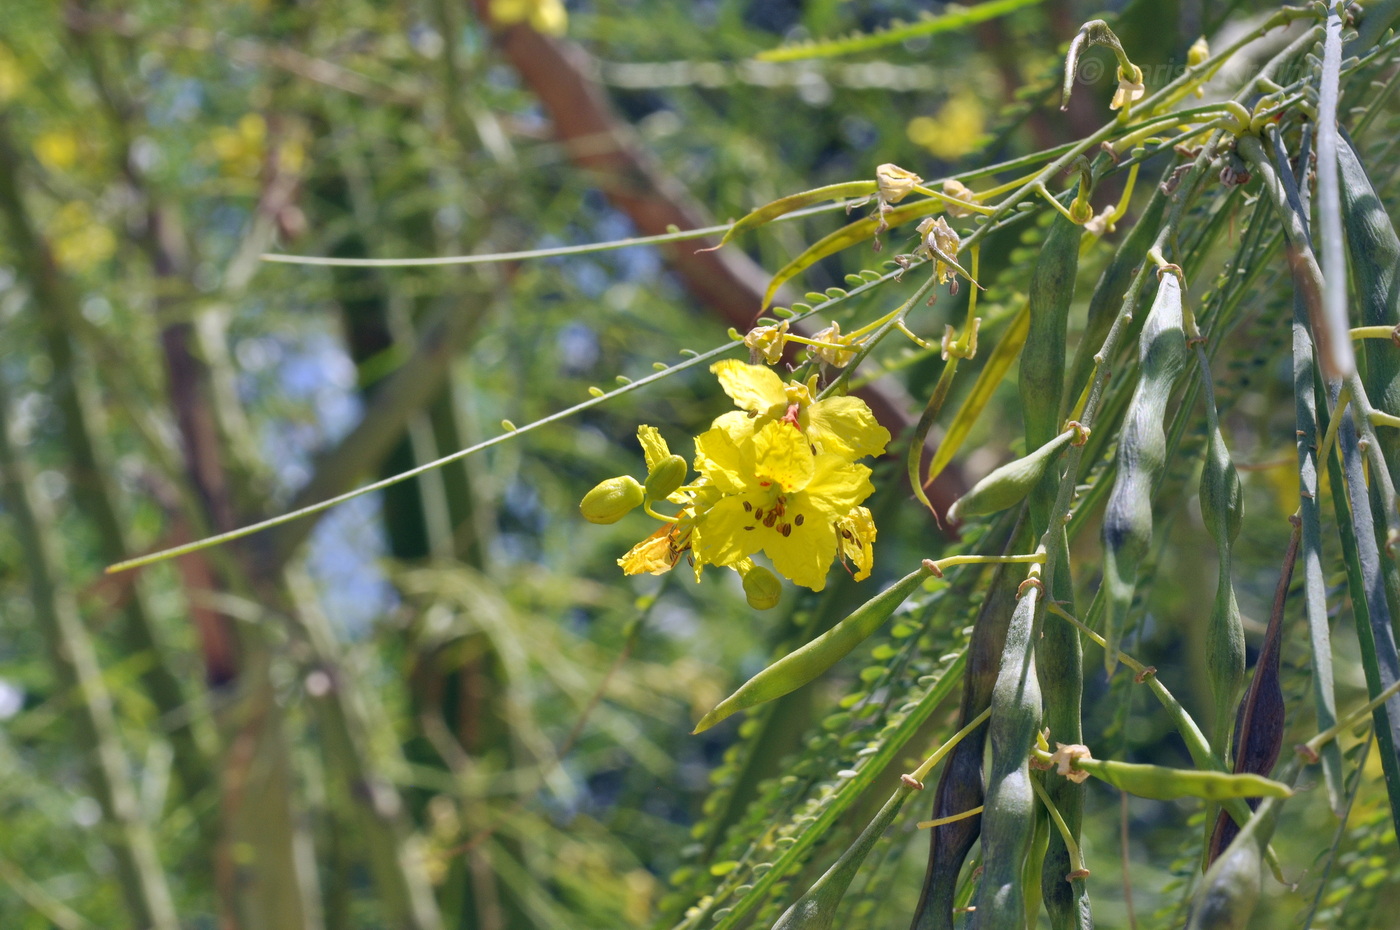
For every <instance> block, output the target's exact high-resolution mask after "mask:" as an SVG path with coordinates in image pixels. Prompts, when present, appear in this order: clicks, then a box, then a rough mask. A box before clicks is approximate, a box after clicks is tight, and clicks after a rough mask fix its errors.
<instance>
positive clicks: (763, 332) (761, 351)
mask: <svg viewBox="0 0 1400 930" xmlns="http://www.w3.org/2000/svg"><path fill="white" fill-rule="evenodd" d="M787 336H788V322H787V320H783V321H782V322H781V323H779V324H778V325H777V326H756V327H754V328H753V329H751V330H749V331H748V332H747V333H746V334H745V335H744V345H746V346H748V347H749V352H750V357H751V358H752V359H753V360H754V362H757V361H758V360H759V359H760V358H761V359H763V360H764V361H765V362H767V363H768V364H770V365H776V364H778V362H780V361H782V360H783V349H785V348H786V347H787Z"/></svg>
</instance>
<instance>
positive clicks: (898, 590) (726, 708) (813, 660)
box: [693, 568, 929, 733]
mask: <svg viewBox="0 0 1400 930" xmlns="http://www.w3.org/2000/svg"><path fill="white" fill-rule="evenodd" d="M928 575H929V571H928V569H926V568H919V569H918V570H916V571H913V572H910V573H909V574H907V575H905V576H904V577H903V578H901V579H899V580H898V581H896V582H895V583H894V584H892V585H890V587H888V588H886V589H885V590H884V591H882V592H880V593H879V594H877V595H875V596H874V597H873V598H871V599H870V600H868V601H866V602H865V603H864V604H862V605H861V606H859V607H857V608H856V609H855V612H854V613H852V614H851V615H850V616H849V617H846V619H844V620H842V621H840V622H839V623H837V624H836V625H835V626H833V627H832V628H831V629H829V630H827V631H826V632H825V633H823V634H822V635H820V636H818V637H817V638H816V639H814V640H812V641H811V642H808V643H806V644H805V645H803V646H799V647H798V648H797V649H795V650H793V651H792V652H790V653H788V654H787V655H785V656H783V657H782V658H781V659H779V660H778V661H776V662H774V663H773V664H772V665H770V666H768V667H767V668H765V669H764V670H763V671H761V672H759V673H758V674H757V675H755V676H753V677H752V678H750V679H749V680H748V681H746V682H744V683H743V684H742V685H740V686H739V690H738V691H735V692H734V693H733V694H731V695H730V696H729V697H727V698H725V699H724V700H723V701H720V702H719V704H717V705H715V708H714V710H712V711H710V712H709V713H708V714H706V715H705V716H704V717H702V718H700V722H699V723H697V724H696V725H695V730H694V731H693V732H695V733H700V732H703V731H705V730H708V729H709V728H710V727H712V726H714V725H715V724H717V723H719V722H720V721H721V720H723V719H724V718H726V717H728V716H729V715H730V714H732V713H734V712H735V711H739V710H743V709H744V708H746V707H753V706H754V705H755V704H762V703H763V702H764V701H771V700H773V699H774V698H777V697H782V696H783V695H784V694H787V693H788V692H789V691H796V690H797V689H798V688H800V687H802V686H803V685H805V684H806V683H807V682H809V681H811V680H812V679H813V678H816V677H817V676H818V675H820V674H821V673H822V672H824V671H826V670H827V669H829V668H831V667H832V666H833V665H835V664H836V663H837V662H839V661H840V660H841V659H842V658H844V657H845V656H846V655H847V654H848V653H849V652H850V651H851V650H852V649H854V648H856V646H859V645H860V644H861V643H862V642H864V641H865V639H866V638H867V637H868V636H870V634H871V633H874V632H875V631H876V630H877V629H879V628H880V626H881V624H883V623H884V622H885V621H886V620H888V619H889V618H890V616H891V615H892V614H893V613H894V611H895V608H896V607H898V606H899V605H900V604H902V603H904V599H905V598H907V597H908V596H909V595H911V594H913V593H914V592H915V590H917V589H918V587H919V585H920V584H922V583H923V580H924V579H925V578H927V577H928Z"/></svg>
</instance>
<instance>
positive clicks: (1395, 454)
mask: <svg viewBox="0 0 1400 930" xmlns="http://www.w3.org/2000/svg"><path fill="white" fill-rule="evenodd" d="M1339 142H1340V144H1339V145H1338V146H1337V164H1338V168H1339V169H1340V181H1341V188H1342V218H1343V220H1344V221H1345V223H1346V232H1347V236H1346V238H1347V247H1348V251H1349V252H1350V258H1351V269H1352V274H1353V276H1354V277H1355V283H1356V296H1357V303H1358V304H1359V307H1358V309H1359V310H1360V312H1361V323H1362V325H1363V326H1394V325H1396V324H1397V323H1400V237H1397V236H1396V233H1395V227H1394V226H1393V225H1391V222H1390V216H1389V215H1388V214H1387V213H1386V211H1385V205H1384V204H1382V203H1381V200H1380V198H1379V197H1377V196H1376V192H1375V190H1374V189H1373V188H1372V187H1371V181H1370V179H1369V178H1367V176H1366V169H1365V168H1364V167H1362V165H1361V162H1360V160H1359V159H1358V158H1357V157H1356V152H1355V151H1353V150H1352V147H1351V146H1350V145H1349V144H1347V141H1346V139H1345V138H1343V139H1340V140H1339ZM1363 351H1364V352H1365V354H1366V377H1365V385H1366V395H1367V396H1368V397H1369V398H1370V400H1371V405H1372V406H1374V407H1375V408H1376V409H1377V410H1388V411H1396V410H1400V352H1397V351H1396V348H1395V346H1394V345H1391V344H1390V343H1389V342H1387V341H1385V340H1382V339H1367V340H1364V342H1363ZM1377 436H1378V438H1379V439H1380V444H1381V449H1382V451H1384V453H1385V458H1386V462H1387V464H1389V466H1390V473H1391V480H1392V481H1400V431H1397V430H1393V429H1387V430H1381V431H1379V433H1378V434H1377Z"/></svg>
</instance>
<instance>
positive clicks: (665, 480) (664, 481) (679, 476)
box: [646, 455, 690, 501]
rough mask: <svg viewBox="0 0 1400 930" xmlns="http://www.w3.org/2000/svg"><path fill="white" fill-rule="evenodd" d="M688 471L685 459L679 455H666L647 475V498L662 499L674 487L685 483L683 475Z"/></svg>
mask: <svg viewBox="0 0 1400 930" xmlns="http://www.w3.org/2000/svg"><path fill="white" fill-rule="evenodd" d="M689 473H690V466H689V465H687V464H686V463H685V459H683V458H681V457H680V456H679V455H668V456H666V458H664V459H662V460H661V461H659V462H657V463H656V467H655V468H653V469H652V470H651V472H650V474H648V475H647V484H646V491H647V499H648V500H654V501H664V500H665V499H666V498H668V497H670V496H671V495H672V494H674V493H675V491H676V488H678V487H680V486H681V485H682V484H684V483H685V476H686V475H688V474H689Z"/></svg>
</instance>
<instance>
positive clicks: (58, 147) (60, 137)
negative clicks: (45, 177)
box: [34, 129, 78, 171]
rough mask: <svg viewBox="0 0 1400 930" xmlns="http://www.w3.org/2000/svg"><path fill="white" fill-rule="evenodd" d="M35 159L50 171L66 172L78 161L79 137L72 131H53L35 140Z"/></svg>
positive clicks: (40, 135) (42, 134) (41, 134)
mask: <svg viewBox="0 0 1400 930" xmlns="http://www.w3.org/2000/svg"><path fill="white" fill-rule="evenodd" d="M34 157H35V158H37V159H39V164H41V165H43V166H44V167H45V168H47V169H49V170H50V171H65V170H67V169H69V168H71V167H73V165H75V164H77V161H78V135H77V133H75V132H73V131H72V130H71V129H51V130H49V131H48V132H43V133H40V134H39V137H38V138H37V139H35V140H34Z"/></svg>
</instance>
